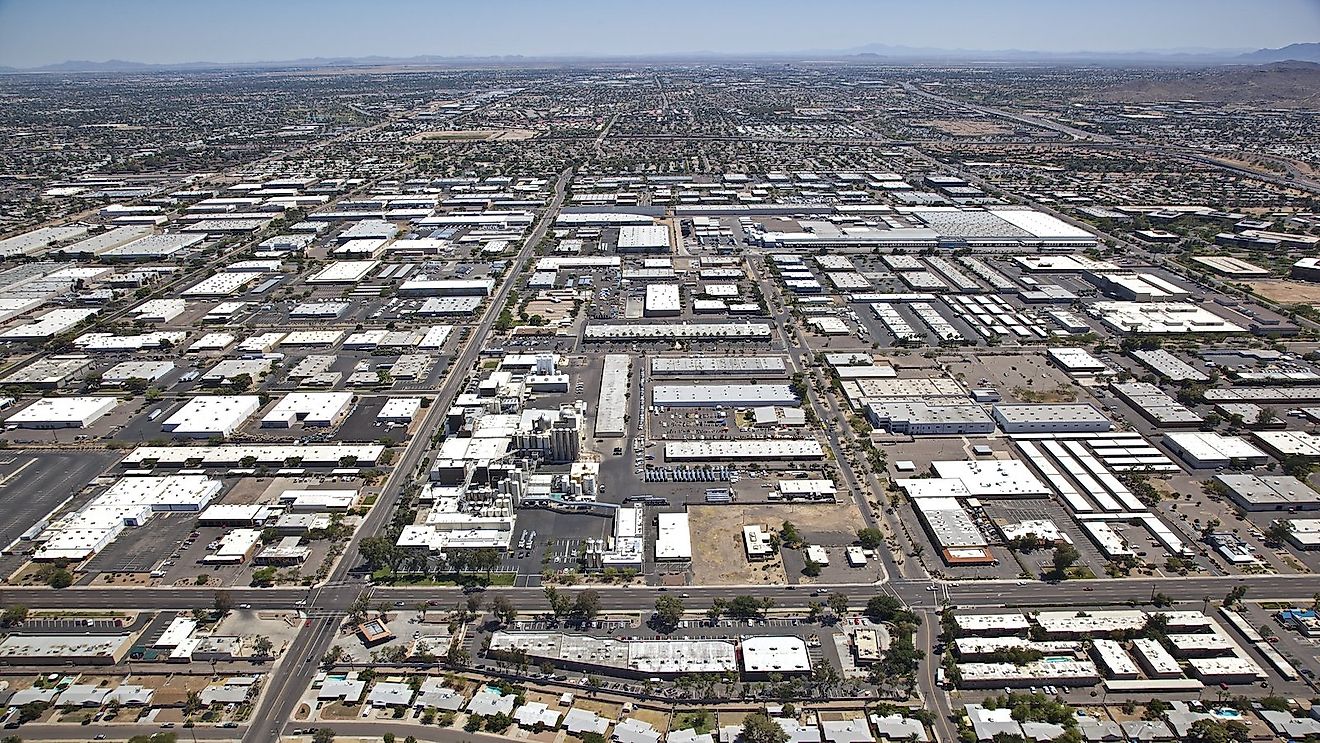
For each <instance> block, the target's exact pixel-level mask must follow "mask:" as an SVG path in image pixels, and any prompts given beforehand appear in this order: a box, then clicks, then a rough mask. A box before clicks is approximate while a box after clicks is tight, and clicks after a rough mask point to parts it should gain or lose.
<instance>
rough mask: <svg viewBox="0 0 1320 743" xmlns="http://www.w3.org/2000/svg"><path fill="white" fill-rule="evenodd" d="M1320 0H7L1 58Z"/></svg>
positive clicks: (1002, 42)
mask: <svg viewBox="0 0 1320 743" xmlns="http://www.w3.org/2000/svg"><path fill="white" fill-rule="evenodd" d="M1317 40H1320V0H481V1H480V2H467V1H464V0H429V1H428V0H356V1H350V0H0V65H11V66H18V67H25V66H34V65H42V64H48V63H51V62H60V61H64V60H68V59H89V60H96V61H100V60H105V59H124V60H132V61H140V62H165V63H168V62H188V61H210V62H247V61H260V60H283V59H295V58H300V57H328V56H366V55H373V54H378V55H389V56H411V55H415V54H438V55H482V56H484V55H501V54H525V55H556V54H589V55H619V54H661V53H667V52H677V53H683V52H697V51H714V52H730V53H749V52H776V51H793V50H802V49H843V48H849V47H856V46H861V45H863V44H868V43H880V44H894V45H904V46H931V47H942V48H963V49H1032V50H1041V51H1079V50H1085V51H1122V50H1146V49H1169V48H1191V47H1201V48H1220V49H1255V48H1259V47H1277V46H1284V45H1286V44H1290V43H1294V42H1305V41H1317Z"/></svg>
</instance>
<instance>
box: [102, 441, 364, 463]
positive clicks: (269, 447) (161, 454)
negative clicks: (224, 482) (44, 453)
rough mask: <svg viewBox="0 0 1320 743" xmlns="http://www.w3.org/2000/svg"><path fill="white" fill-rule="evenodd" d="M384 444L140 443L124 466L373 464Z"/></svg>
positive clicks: (129, 454) (126, 458)
mask: <svg viewBox="0 0 1320 743" xmlns="http://www.w3.org/2000/svg"><path fill="white" fill-rule="evenodd" d="M384 452H385V447H384V446H381V445H380V444H225V445H220V446H202V445H198V446H139V447H137V448H136V449H134V450H133V451H131V452H129V453H128V456H126V457H124V460H123V462H121V464H122V465H123V466H125V467H142V466H159V467H235V466H238V465H239V464H242V463H243V462H244V461H245V460H249V458H251V460H255V463H256V464H265V465H278V466H284V465H285V463H286V462H289V461H291V460H296V461H298V462H300V463H301V466H303V467H340V466H344V465H343V464H342V463H343V462H352V463H353V464H351V465H348V466H353V467H372V466H375V464H376V462H377V461H379V459H380V456H381V454H383V453H384Z"/></svg>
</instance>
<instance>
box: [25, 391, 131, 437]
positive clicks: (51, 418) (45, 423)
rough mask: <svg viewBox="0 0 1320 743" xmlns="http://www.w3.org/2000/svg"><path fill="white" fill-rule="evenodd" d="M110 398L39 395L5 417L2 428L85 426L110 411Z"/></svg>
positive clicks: (111, 408) (112, 400)
mask: <svg viewBox="0 0 1320 743" xmlns="http://www.w3.org/2000/svg"><path fill="white" fill-rule="evenodd" d="M118 404H119V401H118V400H116V399H115V398H113V397H42V398H39V399H37V401H36V402H34V403H32V404H31V405H29V406H27V407H26V408H23V409H22V410H20V411H18V412H17V413H14V414H13V415H11V416H9V418H8V419H6V420H5V427H6V428H40V429H49V428H86V427H87V426H90V425H91V424H92V423H94V422H96V420H97V419H98V418H100V417H101V416H103V415H105V414H106V413H108V412H110V411H111V410H114V408H115V406H116V405H118Z"/></svg>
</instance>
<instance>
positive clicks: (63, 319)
mask: <svg viewBox="0 0 1320 743" xmlns="http://www.w3.org/2000/svg"><path fill="white" fill-rule="evenodd" d="M98 312H100V310H97V309H57V310H51V311H50V312H47V313H45V314H43V315H41V316H40V317H38V318H36V319H35V320H33V321H32V322H28V323H24V324H22V325H16V326H14V327H12V328H10V329H8V330H6V331H5V332H4V333H0V340H5V341H36V340H46V339H48V338H53V337H54V336H57V335H59V334H60V333H63V332H66V331H69V330H72V329H74V328H76V327H78V326H79V325H80V324H82V323H83V322H85V321H87V320H89V319H91V318H92V317H93V316H94V315H96V313H98ZM769 335H770V329H769V328H766V336H767V337H768V336H769Z"/></svg>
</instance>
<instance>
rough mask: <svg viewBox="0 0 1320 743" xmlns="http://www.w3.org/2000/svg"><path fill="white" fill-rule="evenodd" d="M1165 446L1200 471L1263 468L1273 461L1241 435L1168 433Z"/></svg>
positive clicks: (1193, 432)
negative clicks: (1220, 468)
mask: <svg viewBox="0 0 1320 743" xmlns="http://www.w3.org/2000/svg"><path fill="white" fill-rule="evenodd" d="M1164 445H1165V446H1167V447H1169V451H1172V452H1173V453H1174V454H1177V455H1178V456H1179V457H1181V458H1182V460H1183V461H1184V462H1186V463H1187V464H1189V465H1191V466H1192V467H1194V468H1197V469H1207V468H1216V467H1229V466H1232V465H1234V464H1247V465H1252V466H1259V465H1263V464H1265V463H1266V462H1268V461H1269V456H1268V455H1267V454H1266V453H1265V452H1263V451H1261V450H1260V449H1257V448H1256V447H1254V446H1252V445H1251V444H1249V443H1247V441H1246V440H1244V439H1242V438H1241V437H1239V436H1222V435H1220V434H1217V433H1204V432H1200V431H1186V432H1181V433H1170V434H1166V435H1165V437H1164Z"/></svg>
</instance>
